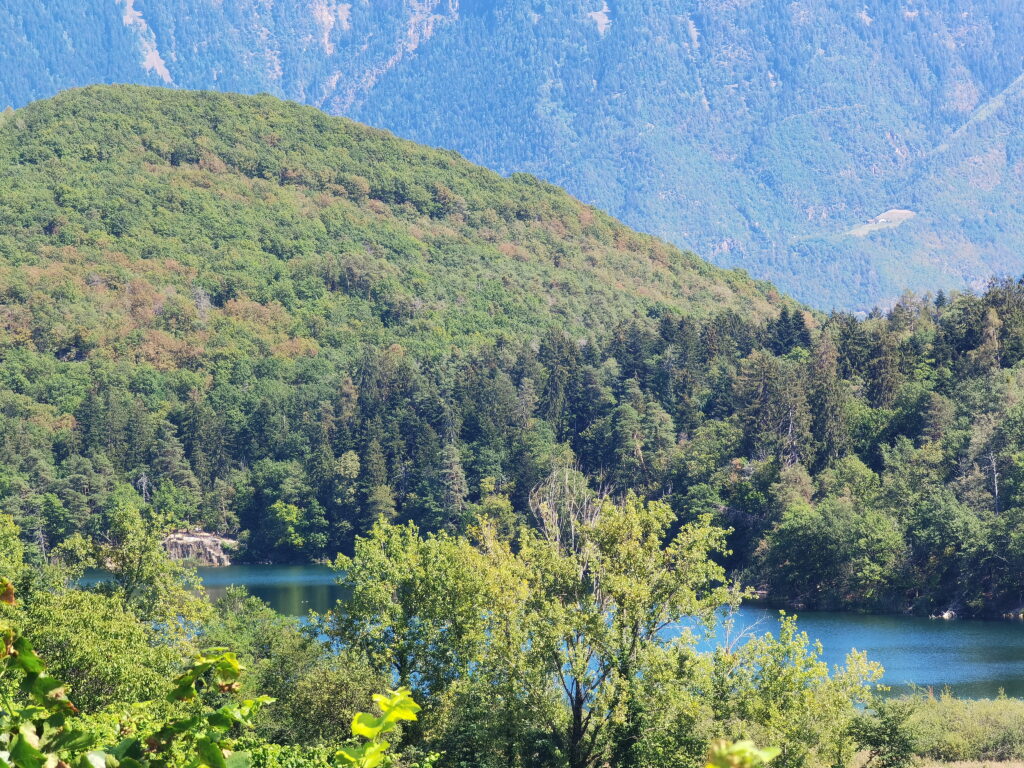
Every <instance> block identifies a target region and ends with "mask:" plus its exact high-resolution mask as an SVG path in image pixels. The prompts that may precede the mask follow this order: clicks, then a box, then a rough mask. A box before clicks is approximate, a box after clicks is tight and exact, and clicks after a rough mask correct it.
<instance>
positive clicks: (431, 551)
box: [318, 470, 880, 768]
mask: <svg viewBox="0 0 1024 768" xmlns="http://www.w3.org/2000/svg"><path fill="white" fill-rule="evenodd" d="M533 502H534V512H533V514H534V515H535V520H536V522H537V528H536V530H533V529H530V528H527V527H526V526H520V527H519V528H517V529H516V530H515V531H514V532H513V534H512V536H511V537H508V536H506V535H503V534H502V533H501V532H500V531H499V529H498V527H497V526H496V525H495V523H494V522H493V521H492V520H491V519H489V518H486V517H485V518H482V519H481V521H480V523H479V527H478V528H476V529H475V530H474V533H473V535H474V539H475V543H473V544H470V543H469V542H467V541H466V540H460V539H455V538H453V537H451V536H449V535H447V534H431V535H427V536H425V537H423V536H420V535H419V534H418V532H417V531H416V530H415V529H414V528H412V527H410V526H396V525H393V524H388V523H385V522H383V521H381V522H379V523H378V524H377V525H375V526H374V528H373V529H372V531H371V532H370V535H369V536H368V537H366V538H364V539H359V540H358V541H357V543H356V551H355V555H354V557H353V558H351V559H343V560H340V561H339V562H338V563H336V566H337V567H338V568H339V569H340V570H341V571H342V576H341V579H342V582H343V583H344V584H345V585H347V586H348V587H349V589H351V590H352V599H351V600H345V601H342V602H340V603H339V604H338V607H337V609H336V610H335V611H333V612H332V613H331V614H329V615H327V616H324V617H321V623H320V626H319V627H318V629H319V630H320V631H323V632H326V633H327V634H328V635H329V636H330V637H331V638H332V640H333V641H334V642H335V643H336V644H337V646H338V647H339V648H341V649H344V650H354V651H357V652H360V653H362V654H365V656H366V658H367V659H368V660H369V661H370V663H371V664H372V665H374V666H376V667H377V668H378V669H380V670H381V671H382V672H387V673H388V674H389V675H391V676H392V678H393V679H396V680H398V681H400V682H403V683H408V684H409V685H411V686H413V688H414V690H416V691H417V698H420V699H421V700H423V701H424V703H425V705H426V706H428V707H429V709H430V712H431V718H430V722H429V724H428V725H427V727H426V728H425V729H419V728H410V730H409V738H410V740H411V744H413V745H415V746H418V747H419V748H421V749H424V750H427V751H431V750H436V751H438V752H440V753H442V754H443V755H444V764H445V765H452V766H476V767H477V768H488V767H490V766H494V767H495V768H497V766H504V767H510V768H514V766H538V767H540V766H558V765H563V766H564V765H569V766H581V767H582V766H591V765H595V764H597V765H600V764H603V763H605V762H608V763H610V764H614V765H616V766H622V767H623V768H625V767H628V766H644V768H661V767H662V766H664V767H665V768H668V767H669V766H678V765H679V764H680V763H683V764H692V763H694V762H696V761H698V760H699V759H700V758H701V756H702V755H703V754H704V752H705V751H706V747H707V743H708V741H709V740H711V739H713V738H715V737H721V736H725V737H730V738H736V737H738V736H743V735H748V734H756V735H757V737H758V738H759V739H761V738H763V739H764V740H765V741H770V742H771V743H780V744H784V745H786V746H785V747H784V749H783V753H782V754H783V761H782V763H784V764H785V765H786V766H805V765H810V764H813V763H815V761H820V760H830V761H831V760H838V761H841V760H843V759H845V758H847V757H849V755H850V749H849V742H848V738H847V736H846V733H845V724H846V723H848V722H849V721H850V720H851V719H852V718H853V717H854V716H855V712H856V710H855V703H856V702H865V701H867V700H868V692H869V688H870V684H871V683H872V681H874V680H876V679H877V678H878V676H879V674H880V670H879V668H878V667H877V665H872V664H870V663H868V662H867V661H866V659H864V658H863V656H862V655H854V656H851V658H850V659H849V660H848V665H847V667H846V668H844V669H840V670H836V671H835V672H834V673H833V674H831V675H830V674H829V670H828V667H827V665H826V664H824V663H823V662H821V661H820V660H819V659H818V654H820V649H815V648H813V647H812V646H811V645H810V642H809V640H808V639H807V637H806V636H805V635H799V633H797V631H796V629H795V625H794V623H793V622H792V620H789V621H787V622H785V623H784V624H783V625H782V627H781V631H780V633H779V635H778V637H777V638H773V637H771V636H766V637H763V638H756V639H754V640H752V641H750V642H748V643H745V644H743V645H742V646H740V647H739V648H736V649H732V650H729V651H722V652H720V653H718V654H715V655H704V654H700V653H698V652H697V651H696V649H695V645H696V642H697V640H696V635H695V634H693V633H689V632H687V633H684V634H683V635H682V636H681V637H679V638H678V639H675V640H670V639H669V638H668V636H667V634H666V632H665V630H666V628H668V627H672V626H676V625H677V624H678V623H679V622H681V621H684V620H689V621H693V620H696V621H697V622H705V623H707V624H708V625H710V624H712V623H714V620H715V615H716V611H717V610H718V609H719V608H720V607H721V606H722V604H723V603H727V602H731V601H734V600H735V599H736V598H737V592H736V591H734V589H733V588H732V587H731V586H730V585H729V584H728V582H727V580H726V579H725V574H724V571H723V570H722V568H721V567H720V566H718V565H717V564H715V562H714V560H713V558H714V555H715V554H716V553H720V552H721V550H722V547H723V531H722V530H721V529H718V528H715V527H714V526H713V525H711V524H710V522H709V520H708V519H707V518H703V519H699V520H697V521H695V522H693V523H689V524H686V525H684V526H683V527H682V528H680V529H679V530H676V531H674V532H671V533H670V532H669V526H670V524H671V522H672V519H673V516H672V514H671V510H670V509H669V507H668V506H667V505H665V504H662V503H658V502H650V503H644V502H641V501H640V500H639V499H637V498H636V497H635V496H630V497H627V499H625V500H624V501H623V502H622V503H621V504H615V503H613V502H611V501H610V500H608V499H603V498H600V497H598V496H596V495H595V494H593V493H592V492H591V491H589V489H587V488H586V484H585V483H584V482H582V478H581V476H579V475H578V473H574V472H572V471H571V470H563V472H562V473H561V474H559V475H558V476H557V477H556V478H554V479H553V480H552V481H551V482H550V483H548V484H546V485H545V486H543V487H542V488H540V489H538V491H537V493H536V494H534V498H533Z"/></svg>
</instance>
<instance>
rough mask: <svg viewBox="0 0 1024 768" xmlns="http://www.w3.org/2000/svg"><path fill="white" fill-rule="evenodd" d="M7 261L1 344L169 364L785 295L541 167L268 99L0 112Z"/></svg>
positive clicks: (101, 98)
mask: <svg viewBox="0 0 1024 768" xmlns="http://www.w3.org/2000/svg"><path fill="white" fill-rule="evenodd" d="M0 254H2V256H3V272H2V280H3V285H4V289H5V293H6V295H7V297H8V301H9V306H8V312H7V317H6V322H5V324H4V331H5V336H4V338H3V342H5V343H16V344H17V343H21V342H25V341H28V339H29V336H31V338H32V343H33V346H35V348H36V349H38V350H39V351H47V352H53V353H55V354H56V355H57V356H58V357H63V358H65V359H66V358H69V357H71V358H76V357H77V358H83V359H84V358H86V357H88V356H89V353H90V351H92V350H97V349H102V350H104V353H105V354H109V355H112V356H114V357H118V358H124V357H128V358H132V359H136V360H139V361H140V362H147V363H151V364H153V365H156V366H158V367H168V366H186V367H195V365H196V364H197V363H198V361H201V360H208V359H210V356H211V355H224V354H230V352H231V351H238V350H245V351H246V352H248V353H258V354H262V355H266V354H268V353H272V354H274V355H275V356H281V357H292V358H293V357H296V356H299V355H303V354H313V353H316V352H317V351H318V350H321V349H322V350H324V351H325V353H326V354H328V355H329V356H332V355H336V354H341V355H343V356H348V357H351V356H352V355H356V354H358V353H359V352H360V349H361V346H362V345H364V344H378V345H379V344H386V343H389V342H392V341H401V342H402V343H403V344H404V345H407V346H409V347H410V348H413V349H416V350H417V351H418V352H423V353H427V354H431V353H438V352H445V351H447V350H449V349H451V348H453V347H463V348H465V347H472V346H475V345H478V344H480V343H482V342H484V341H492V340H493V339H494V338H495V337H496V336H497V335H500V334H507V335H509V336H511V337H515V338H527V337H534V336H536V335H538V334H539V333H542V332H543V331H544V329H546V328H548V327H558V328H561V329H563V330H565V331H566V332H569V333H572V334H584V335H585V334H586V333H588V332H590V331H596V330H599V329H600V328H602V327H604V328H607V327H609V326H610V324H612V323H614V322H615V321H616V320H621V319H623V318H626V317H631V316H633V315H634V314H636V313H640V314H644V313H647V312H650V313H652V314H658V313H660V312H663V311H666V310H668V309H674V310H679V311H684V312H687V313H693V314H707V313H708V312H709V311H710V310H711V309H712V308H716V309H722V308H734V309H737V310H738V311H740V312H741V313H743V314H749V315H762V314H766V313H768V312H769V310H770V301H771V299H770V298H769V297H776V296H777V294H775V292H774V291H772V290H771V289H770V288H768V287H767V286H764V285H757V284H755V283H754V282H753V281H751V280H749V279H747V278H745V277H744V276H742V275H740V274H737V273H734V272H725V271H722V270H719V269H715V268H713V267H711V266H709V265H708V264H707V263H706V262H704V261H702V260H701V259H699V258H697V257H696V256H694V255H693V254H685V253H681V252H679V251H678V250H676V249H674V248H672V247H670V246H667V245H665V244H664V243H662V242H659V241H658V240H656V239H654V238H651V237H646V236H642V235H638V234H637V233H635V232H633V231H631V230H629V229H628V228H626V227H624V226H623V225H621V224H619V223H617V222H615V221H614V220H613V219H611V218H610V217H608V216H606V215H605V214H603V213H600V212H598V211H596V210H594V209H593V208H590V207H588V206H585V205H582V204H580V203H579V202H577V201H576V200H574V199H572V198H571V197H569V196H568V195H566V194H565V193H564V192H562V191H560V190H558V189H556V188H554V187H552V186H550V185H548V184H545V183H542V182H539V181H537V180H536V179H534V178H532V177H529V176H525V175H517V176H514V177H513V178H511V179H503V178H501V177H499V176H498V175H497V174H495V173H492V172H490V171H487V170H484V169H482V168H479V167H476V166H473V165H471V164H470V163H467V162H466V161H464V160H462V159H461V158H459V157H458V156H457V155H455V154H454V153H450V152H443V151H437V150H431V149H426V148H424V147H420V146H417V145H414V144H411V143H409V142H405V141H401V140H398V139H396V138H394V137H392V136H390V135H388V134H385V133H383V132H380V131H376V130H372V129H369V128H366V127H363V126H360V125H357V124H354V123H352V122H350V121H348V120H344V119H340V118H330V117H327V116H326V115H324V114H323V113H321V112H318V111H317V110H314V109H312V108H308V107H300V106H298V105H295V104H288V103H284V102H281V101H278V100H277V99H274V98H272V97H268V96H263V97H243V96H224V95H219V94H213V93H179V92H173V91H167V90H160V89H149V88H143V87H132V86H119V87H95V88H86V89H83V90H79V91H74V92H69V93H65V94H62V95H61V96H59V97H57V98H55V99H52V100H49V101H45V102H40V103H37V104H33V105H32V106H30V107H27V108H25V109H23V110H19V111H18V112H16V113H13V114H9V115H8V116H7V117H6V118H5V121H4V123H3V125H2V127H0ZM55 301H60V302H61V306H62V307H64V308H66V309H65V311H63V312H61V313H59V315H55V314H54V313H53V312H52V306H53V303H54V302H55Z"/></svg>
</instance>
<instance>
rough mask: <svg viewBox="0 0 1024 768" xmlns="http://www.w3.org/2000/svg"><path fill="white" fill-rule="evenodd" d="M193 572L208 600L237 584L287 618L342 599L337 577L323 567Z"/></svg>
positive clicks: (321, 609) (320, 610)
mask: <svg viewBox="0 0 1024 768" xmlns="http://www.w3.org/2000/svg"><path fill="white" fill-rule="evenodd" d="M196 570H197V572H198V573H199V578H201V579H202V580H203V586H204V587H205V588H206V591H207V593H208V594H209V595H210V598H211V599H214V600H216V599H217V598H218V597H220V596H221V595H223V594H224V592H225V591H226V590H227V588H228V587H229V586H231V585H237V586H241V587H245V588H246V589H248V590H249V594H251V595H255V596H256V597H258V598H260V599H261V600H265V601H266V602H267V603H269V604H270V606H271V607H272V608H274V609H275V610H276V611H278V612H280V613H284V614H287V615H289V616H305V615H306V614H307V613H309V612H310V611H316V612H317V613H323V612H324V611H326V610H327V609H328V608H332V607H334V604H335V603H336V602H337V601H338V599H339V598H341V597H343V596H344V590H342V588H341V587H339V586H338V584H337V583H336V581H335V580H336V579H337V578H338V574H337V573H335V572H334V571H333V570H331V569H330V568H329V567H328V566H326V565H229V566H226V567H224V568H197V569H196Z"/></svg>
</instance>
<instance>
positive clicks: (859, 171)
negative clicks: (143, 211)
mask: <svg viewBox="0 0 1024 768" xmlns="http://www.w3.org/2000/svg"><path fill="white" fill-rule="evenodd" d="M71 5H73V6H74V7H71ZM94 6H95V7H94ZM1021 29H1024V9H1022V8H1021V7H1020V5H1019V4H1010V3H1002V2H997V0H970V1H969V2H966V3H965V2H958V1H954V0H906V1H905V2H904V1H900V2H896V1H895V0H870V1H869V2H863V1H862V0H839V2H830V3H826V2H824V1H823V0H799V1H798V2H782V1H781V0H779V1H778V2H774V1H773V2H768V3H725V2H720V1H719V0H687V2H684V3H676V2H669V1H668V0H624V1H623V2H616V3H603V2H596V1H595V0H586V1H585V2H584V1H583V0H573V2H569V3H559V4H554V5H552V4H542V3H536V2H533V0H462V2H456V1H455V0H445V1H444V2H442V0H417V1H416V2H404V1H403V2H397V1H396V0H386V1H385V2H381V3H366V2H351V3H342V2H337V1H336V0H316V2H313V3H309V4H305V3H304V4H298V3H295V2H291V1H290V0H268V2H261V3H249V2H241V1H240V0H227V1H225V2H219V1H218V2H214V0H169V1H168V2H164V3H159V4H157V3H150V2H147V1H146V0H120V2H116V3H113V2H105V3H100V2H99V0H88V2H85V3H76V4H56V3H52V2H45V1H44V0H29V1H28V2H26V3H19V4H17V5H16V6H11V7H7V8H3V9H0V100H5V101H7V102H10V103H12V104H14V105H20V104H24V103H27V102H28V101H30V100H32V99H34V98H38V97H40V96H47V95H51V94H52V93H54V92H55V91H56V90H57V89H59V88H61V87H66V86H70V85H78V84H86V83H89V82H94V81H98V80H100V81H124V80H127V81H137V82H148V83H153V84H168V85H176V86H179V87H185V88H217V89H224V90H239V91H250V92H252V91H264V90H265V91H270V92H272V93H276V94H278V95H283V96H286V97H289V98H293V99H296V100H299V101H304V102H307V103H310V104H314V105H316V106H320V107H322V108H324V109H326V110H328V111H331V112H335V113H344V114H347V115H349V116H351V117H354V118H356V119H359V120H362V121H363V122H368V123H370V124H374V125H378V126H381V127H384V128H387V129H389V130H393V131H395V132H396V133H398V134H399V135H402V136H406V137H408V138H412V139H415V140H417V141H422V142H424V143H427V144H431V145H434V146H446V147H450V148H453V149H456V150H458V151H460V152H461V153H463V154H464V155H466V156H467V157H469V158H470V159H471V160H474V161H476V162H480V163H483V164H485V165H487V166H488V167H491V168H494V169H496V170H498V171H500V172H502V173H510V172H513V171H527V172H530V173H534V174H536V175H538V176H540V177H542V178H545V179H547V180H549V181H552V182H554V183H557V184H559V185H561V186H564V187H566V188H567V189H569V191H570V192H572V193H574V194H576V195H578V196H579V197H581V198H582V199H583V200H585V201H587V202H589V203H593V204H595V205H598V206H599V207H601V208H603V209H605V210H609V211H611V212H612V213H613V214H615V215H617V216H620V217H621V218H622V219H623V220H624V221H626V222H627V223H629V224H631V225H633V226H636V227H638V228H640V229H642V230H644V231H648V232H652V233H654V234H657V235H659V236H662V237H665V238H667V239H669V240H671V241H673V242H675V243H677V244H680V245H683V246H686V247H692V248H695V249H696V250H697V251H698V252H699V253H702V254H705V255H707V256H708V257H709V258H711V259H712V260H713V261H715V262H716V263H719V264H722V265H726V266H742V267H745V268H747V269H748V270H749V271H750V272H751V273H753V274H755V275H756V276H759V277H763V278H766V279H770V280H773V281H774V282H776V283H777V284H778V285H780V286H781V287H783V288H784V289H786V290H788V291H790V292H791V293H793V294H794V295H796V296H797V297H798V298H800V299H803V300H805V301H807V302H809V303H812V304H815V305H817V306H820V307H824V308H827V307H830V306H840V307H846V308H865V307H868V306H870V305H871V304H872V303H873V302H876V301H883V302H884V301H888V300H891V299H892V298H893V297H894V296H896V295H898V294H899V293H900V291H901V290H903V289H904V288H915V289H918V290H929V289H931V290H934V289H937V288H940V287H945V288H949V287H955V286H963V285H976V284H979V282H984V280H985V279H986V278H987V277H988V276H989V275H990V274H992V273H993V272H1001V271H1010V272H1015V271H1020V270H1021V269H1022V268H1024V261H1022V259H1021V257H1020V256H1018V255H1017V254H1019V253H1020V252H1021V251H1022V249H1021V247H1020V246H1021V245H1022V243H1021V239H1020V232H1021V231H1022V230H1024V222H1022V221H1021V220H1020V218H1019V214H1018V212H1017V210H1016V207H1015V206H1014V205H1013V204H1012V202H1011V201H1013V200H1015V199H1019V197H1020V193H1021V192H1022V191H1024V190H1022V189H1021V181H1020V180H1019V179H1018V178H1017V176H1016V175H1015V174H1014V173H1012V172H1011V171H1012V167H1011V165H1008V164H1007V163H1006V161H1005V158H1004V157H1003V155H1001V154H1000V144H999V142H998V140H992V139H991V137H990V138H988V139H986V138H985V136H984V135H983V134H978V135H977V136H976V139H977V140H976V141H973V142H972V143H971V144H970V154H969V155H968V156H966V157H965V159H966V160H968V161H969V163H970V164H971V165H972V167H973V166H977V165H982V166H984V167H986V168H989V169H990V170H989V171H988V174H989V177H990V178H994V177H993V176H992V173H993V171H992V169H994V168H996V167H997V166H998V171H999V176H1000V178H999V180H998V183H997V185H996V188H995V189H994V190H987V189H986V188H985V184H983V185H982V186H980V187H979V186H978V185H976V184H974V183H971V182H968V183H953V184H951V185H946V186H945V187H943V188H942V190H941V192H940V191H937V190H936V189H934V188H926V187H927V183H926V182H924V181H922V180H924V179H927V178H930V177H934V176H938V175H942V174H943V172H944V171H943V168H944V167H945V166H944V163H945V162H947V161H946V160H944V159H943V158H944V157H946V156H948V152H946V151H944V149H943V148H944V147H947V146H951V145H952V144H959V145H961V146H962V147H964V148H966V147H967V145H965V144H964V143H963V141H962V140H961V139H958V137H962V136H963V135H964V133H965V132H966V133H970V132H971V131H972V130H973V129H972V128H971V126H972V125H975V124H976V123H977V114H976V113H978V112H979V111H980V112H982V113H983V112H984V111H985V110H986V108H988V107H986V105H992V104H993V103H995V102H999V103H1000V104H1001V107H1000V110H999V111H1001V112H1002V113H1003V114H1004V119H1005V120H1006V121H1008V122H1007V124H1008V125H1011V126H1012V125H1015V124H1016V123H1017V122H1019V121H1020V119H1021V118H1020V106H1019V105H1018V103H1017V101H1016V100H1015V99H1012V98H1005V99H1003V100H1002V101H1001V102H1000V101H999V100H1000V99H1001V98H1002V96H1001V94H1003V93H1004V92H1005V91H1006V90H1007V88H1011V90H1012V84H1013V83H1014V82H1015V81H1016V79H1017V78H1018V77H1020V76H1021V74H1022V73H1024V46H1022V45H1021V33H1020V30H1021ZM482 54H483V55H482ZM993 141H994V143H993ZM965 151H966V149H965ZM987 183H988V182H986V184H987ZM890 209H907V210H913V211H914V213H916V214H917V217H916V219H915V221H914V222H912V224H911V225H906V226H904V225H901V226H899V227H897V228H893V229H885V230H881V231H878V232H873V233H871V234H870V235H869V236H865V237H858V236H849V235H848V234H847V233H849V232H850V231H851V230H854V229H855V228H857V227H858V226H860V225H862V224H864V223H866V222H868V221H869V220H871V219H873V218H876V217H878V216H879V215H880V214H882V213H883V212H885V211H887V210H890ZM981 212H983V213H984V215H983V216H980V213H981Z"/></svg>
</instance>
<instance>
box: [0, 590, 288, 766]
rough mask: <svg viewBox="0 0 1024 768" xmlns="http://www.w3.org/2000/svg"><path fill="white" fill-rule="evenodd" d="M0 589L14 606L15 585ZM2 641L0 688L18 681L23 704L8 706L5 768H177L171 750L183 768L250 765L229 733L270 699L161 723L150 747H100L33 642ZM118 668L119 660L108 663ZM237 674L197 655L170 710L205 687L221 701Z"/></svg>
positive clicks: (234, 664)
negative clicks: (220, 695) (75, 718)
mask: <svg viewBox="0 0 1024 768" xmlns="http://www.w3.org/2000/svg"><path fill="white" fill-rule="evenodd" d="M2 586H3V587H4V591H5V592H9V593H10V594H11V598H10V600H8V601H7V602H9V603H13V602H14V598H13V588H12V586H11V584H10V582H9V581H4V582H3V585H2ZM0 635H2V649H0V654H2V662H3V667H2V670H0V683H5V682H6V681H5V680H4V679H3V678H10V677H14V676H16V677H18V678H19V688H20V691H21V695H22V697H23V700H22V701H21V702H18V703H13V702H12V701H11V699H10V698H6V699H5V700H4V704H3V712H2V719H0V727H2V735H0V746H2V749H0V764H2V765H4V766H7V767H8V768H43V766H44V765H46V766H49V765H68V766H75V768H96V766H123V768H167V767H168V766H170V765H172V762H171V757H170V753H171V751H172V749H180V750H183V751H184V753H185V754H187V755H189V757H188V758H187V759H186V761H185V763H184V764H183V765H184V766H185V768H245V767H246V766H248V765H249V764H250V763H249V758H248V755H247V754H246V753H244V752H234V751H232V750H231V745H232V742H231V741H230V740H229V739H228V738H227V735H228V732H229V731H230V730H231V729H232V728H234V727H235V726H247V725H249V724H250V722H251V721H250V718H251V716H252V715H253V714H254V713H255V712H256V711H258V709H259V708H260V707H261V706H263V705H264V704H268V703H270V702H272V701H273V699H270V698H269V697H265V696H262V697H258V698H256V699H250V700H246V701H242V702H230V703H227V704H224V705H223V706H221V707H219V708H217V709H215V710H212V711H207V710H204V709H200V710H199V711H197V712H195V713H194V714H192V715H191V716H187V717H181V718H176V719H172V720H169V721H167V722H165V723H163V724H162V725H161V726H160V727H159V728H158V729H156V730H155V731H154V732H153V733H152V734H151V735H149V736H148V737H146V738H145V739H140V738H125V739H123V740H121V741H120V742H119V743H117V744H115V745H111V746H107V747H98V746H97V743H96V742H97V739H96V737H95V735H94V734H91V733H89V732H88V731H86V730H82V729H81V728H80V727H79V726H78V724H77V723H75V722H74V721H73V719H72V717H73V716H74V715H75V714H77V712H78V710H77V709H76V707H75V706H74V705H73V704H72V703H71V701H70V700H69V699H68V695H67V690H66V688H65V686H64V684H63V683H62V682H60V681H59V680H57V679H56V678H54V677H52V676H51V675H49V674H48V673H47V672H46V671H45V667H44V665H43V662H42V660H41V659H40V657H39V656H38V655H37V654H36V652H35V650H34V648H33V646H32V643H31V642H30V641H29V640H28V638H27V637H25V636H24V635H22V634H21V633H19V632H17V631H16V630H14V629H12V628H10V627H5V628H3V629H2V630H0ZM83 639H84V638H83ZM211 653H217V651H211ZM118 662H119V659H118V658H117V657H116V656H114V657H112V658H107V659H106V662H105V663H106V664H107V665H116V664H117V663H118ZM240 674H241V668H240V666H239V664H238V661H237V659H236V658H235V657H234V655H233V654H230V653H223V654H220V655H216V656H206V655H200V656H198V657H197V658H196V659H195V662H194V663H193V665H192V666H191V667H189V668H188V669H187V670H186V671H185V672H184V673H182V674H181V675H179V676H178V677H177V678H176V679H175V680H174V688H173V689H172V690H171V692H170V693H168V694H167V698H168V700H169V701H172V702H179V701H187V700H190V699H194V698H195V697H196V695H197V694H198V692H199V690H200V688H201V687H205V685H206V684H207V683H211V684H213V685H215V686H216V687H217V689H218V690H219V691H220V692H221V693H230V692H232V691H233V690H234V689H235V688H236V687H237V684H238V683H237V681H238V678H239V675H240ZM173 764H175V765H177V764H178V763H177V762H176V761H175V762H173Z"/></svg>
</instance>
